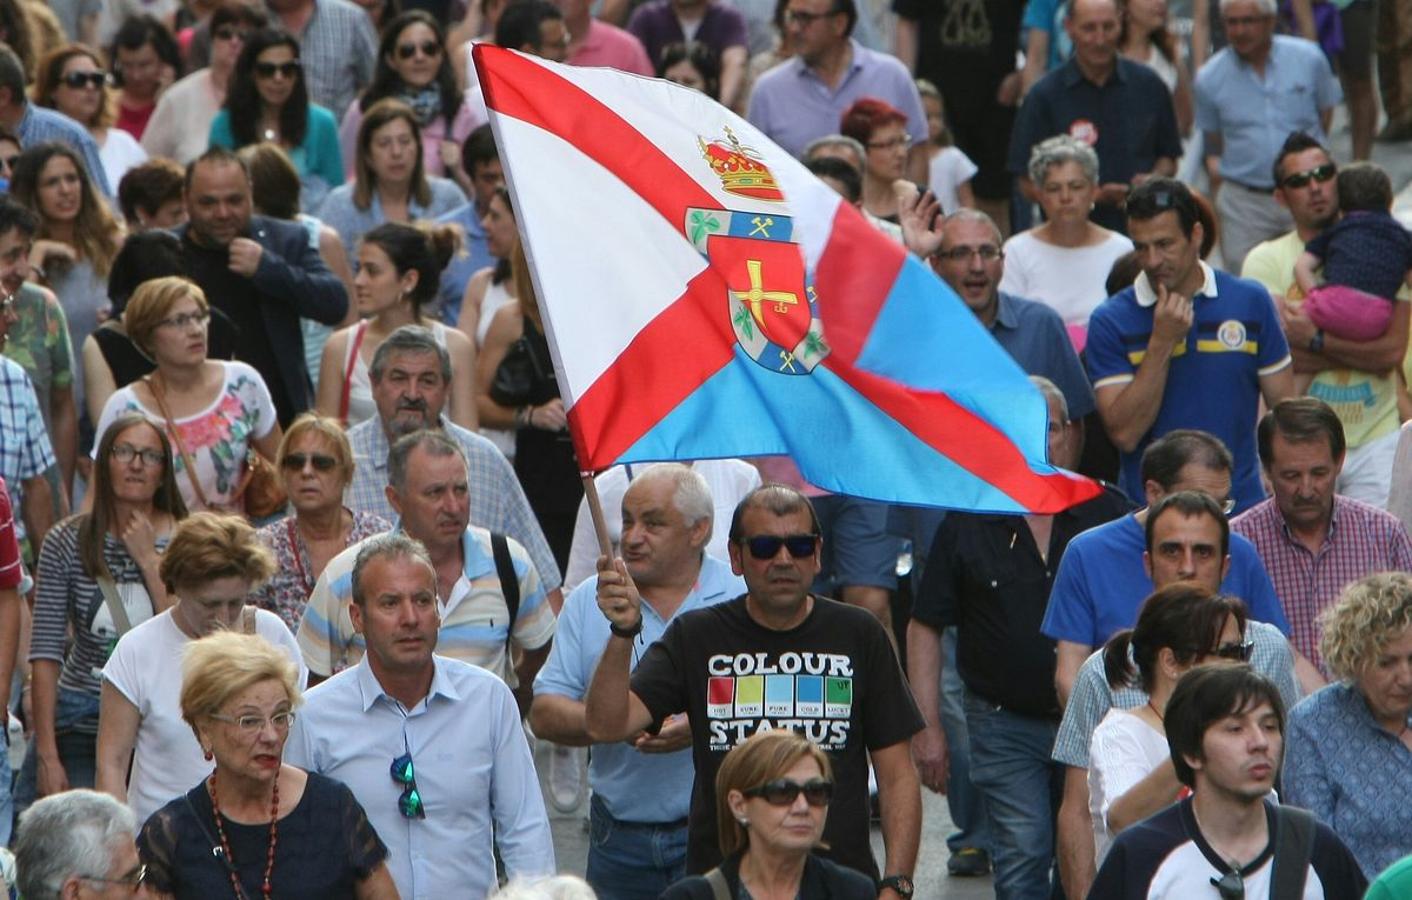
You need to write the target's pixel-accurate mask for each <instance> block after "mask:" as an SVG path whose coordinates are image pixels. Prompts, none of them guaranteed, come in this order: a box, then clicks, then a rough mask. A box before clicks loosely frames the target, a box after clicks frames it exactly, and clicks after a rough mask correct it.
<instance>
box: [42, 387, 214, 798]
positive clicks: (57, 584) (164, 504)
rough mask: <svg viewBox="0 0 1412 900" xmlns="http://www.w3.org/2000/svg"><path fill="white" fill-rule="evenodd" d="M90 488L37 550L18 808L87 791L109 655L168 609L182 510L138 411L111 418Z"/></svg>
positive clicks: (157, 444)
mask: <svg viewBox="0 0 1412 900" xmlns="http://www.w3.org/2000/svg"><path fill="white" fill-rule="evenodd" d="M90 493H91V495H92V497H93V509H92V512H88V513H83V514H81V515H77V516H74V517H72V518H69V519H65V520H64V521H62V522H60V523H59V524H57V525H55V526H54V527H53V528H51V529H50V530H49V533H48V534H47V535H46V536H45V538H44V546H43V548H42V549H41V550H40V552H39V565H38V568H37V570H36V572H35V575H36V578H35V583H36V588H35V600H34V626H33V636H32V637H31V639H30V648H29V660H30V672H31V675H32V676H33V677H32V682H31V697H32V702H33V711H34V718H33V720H32V722H33V726H34V740H33V742H31V744H30V747H29V753H28V754H27V755H26V756H25V762H24V767H23V768H22V769H21V770H20V777H19V782H18V784H17V785H16V788H15V795H16V803H17V805H18V806H19V807H20V808H21V809H23V808H24V807H26V806H28V805H29V804H30V803H31V802H33V801H34V800H35V799H36V798H38V797H45V796H48V795H50V794H57V793H59V792H61V791H66V790H68V789H69V788H80V787H85V788H91V787H93V785H94V778H95V774H94V773H95V761H94V760H95V756H94V754H95V742H96V739H97V734H98V698H99V687H100V673H101V672H102V670H103V666H104V664H106V663H107V661H108V654H109V653H111V652H112V649H113V645H114V644H115V643H116V642H117V641H118V639H119V638H121V637H122V636H123V635H124V634H126V633H127V632H128V631H129V630H131V629H132V628H133V626H136V625H140V624H142V623H143V622H145V621H147V620H148V619H150V618H152V616H154V615H156V614H157V613H160V612H162V611H163V610H165V609H166V608H167V607H168V606H170V605H171V601H170V600H169V599H168V597H167V590H166V586H165V585H164V584H163V583H162V579H161V578H160V577H159V576H158V574H157V568H158V563H159V562H160V559H161V557H160V553H161V551H162V549H163V548H164V547H166V545H167V541H168V540H170V538H171V535H172V531H173V530H174V529H175V528H176V525H177V522H178V521H180V520H181V519H183V518H184V517H185V516H186V506H185V505H184V504H183V503H182V501H181V493H180V492H179V491H178V490H177V486H176V478H175V477H174V475H173V472H172V450H171V446H170V445H169V444H168V443H167V439H166V437H165V436H164V435H163V434H162V432H161V431H160V430H159V429H158V428H157V427H156V426H154V425H153V424H152V423H151V422H149V421H147V419H146V418H144V417H142V416H140V415H137V414H135V413H130V414H128V415H124V416H119V417H118V418H117V419H115V420H114V421H113V423H112V425H110V426H109V427H108V430H107V431H105V432H103V436H102V438H101V439H100V440H99V442H98V452H97V454H96V456H95V460H94V467H93V487H92V489H91V491H90ZM70 636H72V640H70Z"/></svg>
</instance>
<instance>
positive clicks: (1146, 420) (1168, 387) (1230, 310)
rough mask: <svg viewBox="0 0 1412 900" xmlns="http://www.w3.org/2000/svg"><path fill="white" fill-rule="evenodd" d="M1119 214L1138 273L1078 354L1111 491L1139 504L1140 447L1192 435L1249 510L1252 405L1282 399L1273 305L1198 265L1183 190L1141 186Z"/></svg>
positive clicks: (1285, 364)
mask: <svg viewBox="0 0 1412 900" xmlns="http://www.w3.org/2000/svg"><path fill="white" fill-rule="evenodd" d="M1127 213H1128V228H1129V232H1130V236H1131V237H1132V239H1133V247H1134V249H1135V250H1136V252H1137V254H1138V262H1139V264H1140V265H1141V266H1142V272H1141V273H1140V274H1139V275H1138V277H1137V280H1136V281H1135V282H1133V285H1132V287H1129V288H1126V289H1124V290H1122V291H1120V292H1118V293H1117V294H1114V295H1113V296H1112V297H1109V298H1108V299H1107V300H1105V301H1103V303H1102V304H1100V305H1099V307H1098V308H1097V309H1096V310H1094V312H1093V316H1092V317H1091V318H1090V319H1089V325H1088V347H1087V349H1086V355H1087V357H1088V372H1089V376H1090V377H1091V378H1092V379H1093V386H1094V390H1095V393H1096V395H1097V400H1098V411H1099V414H1100V415H1102V417H1103V426H1104V428H1105V429H1106V430H1107V432H1108V437H1109V438H1110V439H1112V441H1113V444H1114V446H1116V447H1117V448H1118V450H1119V451H1120V456H1121V463H1122V477H1121V480H1120V486H1121V487H1122V488H1123V491H1124V492H1125V493H1127V495H1128V496H1130V497H1141V496H1143V495H1144V494H1145V493H1146V487H1145V483H1144V482H1145V479H1143V478H1141V477H1140V473H1139V471H1138V462H1139V460H1140V458H1141V455H1142V451H1143V449H1144V448H1146V447H1147V445H1148V444H1149V443H1151V442H1152V441H1154V440H1156V439H1157V438H1159V437H1161V436H1162V435H1164V434H1167V433H1168V432H1170V431H1172V430H1174V429H1178V428H1195V429H1200V430H1201V431H1206V432H1210V433H1211V434H1212V435H1214V436H1215V437H1217V438H1219V439H1220V440H1221V442H1222V443H1224V444H1225V446H1226V447H1228V448H1230V452H1231V454H1232V455H1233V456H1234V457H1235V468H1234V470H1233V477H1232V487H1233V493H1234V495H1235V498H1236V507H1237V509H1238V510H1239V511H1244V510H1246V509H1249V508H1250V507H1251V506H1254V505H1255V504H1256V503H1258V502H1259V501H1261V500H1263V499H1264V498H1265V491H1264V488H1263V487H1262V486H1261V484H1260V460H1259V457H1258V454H1257V453H1256V452H1255V420H1256V416H1257V414H1258V412H1259V406H1260V400H1261V398H1262V397H1263V398H1264V400H1265V404H1266V405H1267V406H1274V405H1275V404H1276V403H1278V402H1279V401H1281V400H1283V399H1284V398H1286V397H1289V396H1292V395H1293V393H1294V371H1293V368H1292V367H1291V365H1290V355H1289V345H1288V344H1286V343H1285V338H1284V333H1283V332H1282V331H1281V329H1280V322H1279V316H1278V314H1277V313H1276V312H1275V305H1274V302H1273V301H1272V300H1271V299H1270V293H1269V292H1268V291H1266V290H1265V289H1264V288H1263V287H1262V286H1260V285H1258V284H1255V283H1254V282H1249V281H1242V280H1240V279H1238V278H1233V277H1231V276H1229V275H1226V274H1225V273H1224V272H1216V271H1214V270H1212V269H1211V267H1210V266H1208V265H1206V263H1204V262H1202V261H1201V257H1200V250H1201V239H1202V236H1203V231H1202V228H1201V223H1200V222H1198V221H1197V215H1196V202H1195V201H1194V200H1193V199H1192V196H1191V191H1190V190H1188V189H1187V187H1186V185H1184V184H1182V183H1181V182H1179V181H1176V180H1175V179H1171V178H1154V179H1151V180H1149V181H1146V182H1144V183H1143V184H1141V185H1140V186H1138V187H1136V188H1134V189H1133V190H1132V193H1131V194H1130V195H1129V196H1128V201H1127Z"/></svg>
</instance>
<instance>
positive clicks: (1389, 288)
mask: <svg viewBox="0 0 1412 900" xmlns="http://www.w3.org/2000/svg"><path fill="white" fill-rule="evenodd" d="M1304 249H1305V250H1306V251H1308V252H1310V253H1312V254H1314V255H1315V256H1317V257H1319V259H1321V260H1323V263H1324V265H1323V269H1324V282H1325V283H1326V284H1341V285H1343V286H1345V287H1351V288H1356V289H1357V290H1360V291H1363V292H1364V293H1366V294H1374V295H1376V296H1378V297H1382V298H1384V299H1385V300H1392V299H1393V298H1394V297H1396V296H1397V292H1398V291H1399V290H1401V288H1402V285H1403V284H1404V283H1405V282H1406V281H1407V272H1408V270H1412V234H1408V233H1407V229H1406V228H1403V227H1402V225H1401V224H1400V223H1399V222H1398V221H1397V220H1396V219H1394V218H1393V217H1392V216H1391V215H1390V214H1389V213H1385V212H1364V211H1362V210H1354V211H1351V212H1346V213H1344V214H1343V218H1341V219H1339V220H1338V221H1337V222H1335V223H1334V224H1333V225H1331V226H1329V227H1328V228H1326V229H1324V230H1323V231H1321V232H1319V233H1318V234H1317V235H1315V236H1314V239H1313V240H1311V241H1310V242H1309V243H1308V244H1305V245H1304Z"/></svg>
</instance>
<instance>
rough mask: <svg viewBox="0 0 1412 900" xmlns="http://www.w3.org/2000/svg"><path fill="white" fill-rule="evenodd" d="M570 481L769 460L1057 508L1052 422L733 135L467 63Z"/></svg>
mask: <svg viewBox="0 0 1412 900" xmlns="http://www.w3.org/2000/svg"><path fill="white" fill-rule="evenodd" d="M475 63H476V67H477V68H478V70H479V73H480V82H481V84H482V85H483V86H484V88H485V95H486V101H487V107H488V109H489V110H490V120H491V123H492V126H493V128H494V130H495V137H496V141H497V143H498V145H499V148H500V154H501V162H502V164H503V166H504V168H505V173H506V177H507V179H508V181H509V184H510V191H511V195H512V197H513V199H514V203H515V212H516V218H517V221H518V224H519V229H520V235H521V237H522V239H523V241H524V244H525V252H526V255H527V257H528V258H529V262H530V268H531V271H532V275H533V279H534V284H535V288H536V293H537V296H538V297H539V303H540V309H541V311H542V313H543V318H544V321H545V328H546V331H547V332H548V336H549V340H550V346H551V348H552V350H553V355H554V365H555V369H556V374H557V376H558V379H559V389H560V392H561V395H562V396H563V399H564V404H565V406H566V407H567V409H568V416H569V423H570V430H571V431H572V434H573V440H574V448H575V450H576V451H577V453H578V460H579V464H580V466H581V467H582V468H584V469H586V470H592V471H601V470H603V469H605V468H607V467H609V466H611V465H614V464H617V463H628V462H648V461H654V460H674V459H686V460H690V459H713V458H721V457H732V456H762V455H771V454H782V455H787V456H790V457H792V458H793V459H794V460H795V462H796V463H797V464H798V466H799V469H800V471H801V472H802V473H803V475H804V477H806V478H808V479H809V480H810V481H811V482H813V483H814V484H816V485H818V486H819V487H822V488H825V489H827V490H830V491H836V492H840V493H846V494H854V495H857V496H860V497H869V498H873V499H877V500H885V501H890V502H898V503H912V504H927V505H935V506H945V507H951V508H957V509H973V510H987V511H995V512H1056V511H1059V510H1062V509H1065V508H1067V507H1069V506H1072V505H1073V504H1075V503H1077V502H1079V501H1082V500H1085V499H1088V498H1089V497H1091V496H1093V495H1095V494H1096V493H1097V491H1098V487H1097V485H1095V484H1094V483H1093V482H1090V481H1087V480H1085V479H1081V478H1078V477H1076V476H1073V475H1070V474H1068V473H1066V472H1063V471H1062V470H1059V469H1056V468H1054V467H1052V466H1050V465H1049V464H1048V463H1047V462H1046V461H1045V459H1046V455H1047V442H1046V422H1047V410H1046V406H1045V402H1044V399H1043V397H1042V395H1041V394H1040V393H1039V391H1038V390H1036V389H1035V388H1034V387H1033V386H1032V385H1031V384H1030V382H1029V380H1028V379H1027V378H1026V377H1025V373H1024V372H1023V371H1021V369H1020V367H1019V366H1018V365H1016V364H1015V362H1014V361H1013V360H1012V359H1011V358H1010V356H1009V355H1008V354H1007V353H1006V352H1005V351H1004V350H1003V349H1002V348H1001V347H1000V346H999V345H998V344H996V343H995V341H994V340H993V339H992V338H991V336H990V335H989V333H987V332H986V330H985V329H984V328H983V327H982V326H981V324H980V323H979V322H978V320H977V319H976V317H975V316H974V315H973V314H972V313H971V312H970V310H969V309H967V308H966V306H965V305H964V304H963V303H962V302H961V301H960V300H959V298H957V297H956V296H955V294H954V293H952V292H951V290H950V289H949V288H947V287H946V286H945V285H944V284H943V283H942V282H941V281H940V280H938V279H937V278H936V276H935V275H934V274H933V273H932V272H931V270H930V269H928V268H927V267H926V266H925V265H924V264H922V263H921V262H920V261H919V260H917V259H916V258H915V257H913V256H911V255H909V254H908V253H907V252H906V251H905V250H904V249H903V248H902V247H901V246H899V245H898V244H896V243H895V242H893V241H892V240H890V239H889V238H888V237H887V236H885V235H883V234H882V233H881V232H879V231H877V230H876V229H874V228H873V227H872V226H871V225H869V224H868V223H867V222H866V221H865V220H864V218H863V217H862V216H861V215H860V214H859V213H858V211H857V210H855V209H854V208H853V207H851V206H850V205H848V204H847V203H844V202H842V201H841V200H840V198H839V197H838V195H837V194H835V193H834V192H833V191H832V190H830V189H829V188H828V187H827V186H825V185H824V184H823V183H822V182H820V181H818V180H817V179H816V178H814V176H813V175H812V174H810V173H809V171H808V170H807V169H805V168H804V167H803V166H802V165H801V164H800V163H799V162H798V161H796V160H795V159H793V158H792V157H790V156H789V155H788V154H786V153H785V152H784V151H783V150H781V149H779V148H778V147H776V146H775V145H774V144H773V143H771V142H770V140H769V139H768V138H766V137H765V136H764V135H762V134H761V133H760V132H758V131H756V130H755V129H754V128H753V127H751V125H750V124H749V123H747V122H745V121H744V120H743V119H741V118H739V117H738V116H736V115H734V114H733V113H731V112H730V111H729V110H727V109H725V108H724V107H722V106H720V105H719V104H717V103H715V102H714V101H712V100H710V99H709V98H707V97H705V96H704V95H702V94H699V93H697V92H695V91H692V90H689V89H687V88H683V87H679V86H677V85H674V84H670V83H668V82H665V81H657V80H653V79H648V78H640V77H637V76H633V75H626V74H623V73H621V72H617V71H614V70H611V69H591V68H575V67H570V66H564V65H557V64H555V63H550V62H546V61H544V60H540V59H536V58H534V57H529V56H524V55H522V54H519V53H515V52H512V51H509V50H504V49H500V48H497V47H493V46H488V45H485V44H480V45H477V46H476V48H475Z"/></svg>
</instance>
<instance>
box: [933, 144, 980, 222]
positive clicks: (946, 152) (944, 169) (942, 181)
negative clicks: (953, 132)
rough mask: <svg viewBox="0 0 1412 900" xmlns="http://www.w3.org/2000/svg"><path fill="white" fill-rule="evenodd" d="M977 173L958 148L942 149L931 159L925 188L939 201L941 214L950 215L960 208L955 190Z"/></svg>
mask: <svg viewBox="0 0 1412 900" xmlns="http://www.w3.org/2000/svg"><path fill="white" fill-rule="evenodd" d="M977 171H979V170H978V169H977V168H976V164H975V163H973V162H971V158H970V157H969V156H967V155H966V154H964V153H962V152H961V149H960V148H959V147H942V148H941V152H940V153H938V154H937V155H936V156H934V157H932V161H931V167H930V168H929V169H928V173H929V174H928V175H927V187H929V188H930V189H931V192H932V193H933V194H935V195H936V199H937V200H938V201H940V203H941V211H942V213H943V214H945V215H950V214H951V213H954V212H956V210H958V209H960V208H961V199H960V198H959V197H958V196H957V195H956V189H957V188H959V187H960V186H961V185H963V184H965V183H966V182H968V181H970V180H971V179H972V178H973V177H974V176H975V174H976V172H977Z"/></svg>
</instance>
